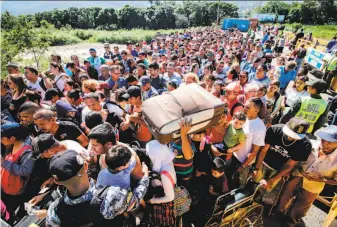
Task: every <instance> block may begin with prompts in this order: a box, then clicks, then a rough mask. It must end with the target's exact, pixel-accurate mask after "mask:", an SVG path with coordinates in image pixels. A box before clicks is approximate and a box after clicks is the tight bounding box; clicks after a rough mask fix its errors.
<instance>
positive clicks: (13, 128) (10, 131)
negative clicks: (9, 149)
mask: <svg viewBox="0 0 337 227" xmlns="http://www.w3.org/2000/svg"><path fill="white" fill-rule="evenodd" d="M20 130H21V125H20V124H19V123H16V122H8V123H5V124H2V125H1V137H11V136H14V135H16V133H17V132H19V131H20Z"/></svg>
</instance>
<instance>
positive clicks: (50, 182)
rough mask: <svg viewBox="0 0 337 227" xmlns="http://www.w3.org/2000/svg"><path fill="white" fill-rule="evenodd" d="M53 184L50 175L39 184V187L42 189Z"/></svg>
mask: <svg viewBox="0 0 337 227" xmlns="http://www.w3.org/2000/svg"><path fill="white" fill-rule="evenodd" d="M53 184H54V179H53V178H52V177H51V178H49V179H48V180H46V181H45V182H43V184H42V185H41V189H44V188H45V187H50V186H52V185H53Z"/></svg>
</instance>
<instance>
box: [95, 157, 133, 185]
mask: <svg viewBox="0 0 337 227" xmlns="http://www.w3.org/2000/svg"><path fill="white" fill-rule="evenodd" d="M135 166H136V159H135V158H132V159H131V160H130V163H129V166H128V168H126V169H123V170H121V171H119V172H118V173H112V172H110V171H109V169H108V168H105V169H102V170H101V171H100V172H99V174H98V177H97V183H96V184H97V185H99V186H103V187H105V186H114V187H120V188H122V189H129V188H130V174H131V171H132V170H133V169H134V168H135Z"/></svg>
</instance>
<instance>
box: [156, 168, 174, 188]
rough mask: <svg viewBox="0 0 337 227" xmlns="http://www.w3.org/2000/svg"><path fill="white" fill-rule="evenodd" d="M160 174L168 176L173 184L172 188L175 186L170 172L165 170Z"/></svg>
mask: <svg viewBox="0 0 337 227" xmlns="http://www.w3.org/2000/svg"><path fill="white" fill-rule="evenodd" d="M160 174H164V175H165V176H167V177H168V179H169V180H170V181H171V184H172V186H173V188H174V187H175V183H174V180H173V178H172V176H171V174H170V173H169V172H167V171H166V170H164V171H162V172H161V173H160Z"/></svg>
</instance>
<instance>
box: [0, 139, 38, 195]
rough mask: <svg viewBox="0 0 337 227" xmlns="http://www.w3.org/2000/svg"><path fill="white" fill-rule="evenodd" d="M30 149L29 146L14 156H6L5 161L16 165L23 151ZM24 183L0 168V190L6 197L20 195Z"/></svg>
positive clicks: (19, 177)
mask: <svg viewBox="0 0 337 227" xmlns="http://www.w3.org/2000/svg"><path fill="white" fill-rule="evenodd" d="M29 149H32V147H31V146H29V145H27V146H23V147H21V148H20V150H18V152H16V153H15V154H7V155H6V157H5V159H6V160H7V161H10V162H13V163H17V161H18V159H19V158H20V156H21V154H22V153H23V152H24V151H25V150H29ZM24 185H25V181H24V179H23V178H22V177H21V176H16V175H13V174H12V173H10V172H9V171H8V170H7V169H4V168H1V189H2V190H3V191H4V192H5V193H6V194H8V195H20V194H22V192H23V190H24Z"/></svg>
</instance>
